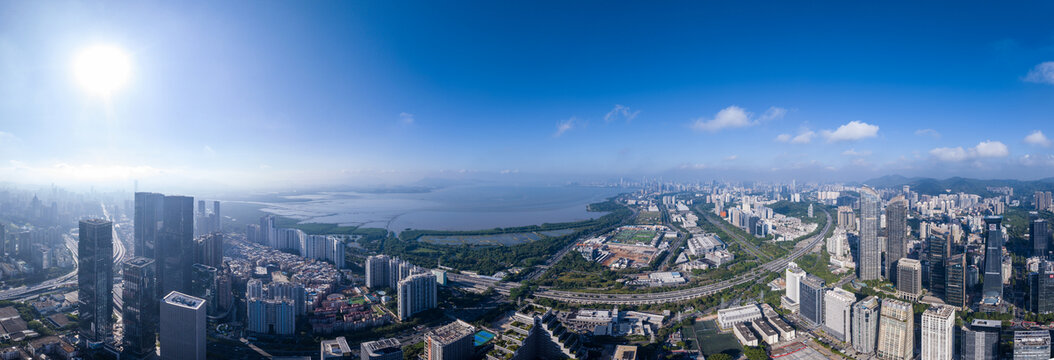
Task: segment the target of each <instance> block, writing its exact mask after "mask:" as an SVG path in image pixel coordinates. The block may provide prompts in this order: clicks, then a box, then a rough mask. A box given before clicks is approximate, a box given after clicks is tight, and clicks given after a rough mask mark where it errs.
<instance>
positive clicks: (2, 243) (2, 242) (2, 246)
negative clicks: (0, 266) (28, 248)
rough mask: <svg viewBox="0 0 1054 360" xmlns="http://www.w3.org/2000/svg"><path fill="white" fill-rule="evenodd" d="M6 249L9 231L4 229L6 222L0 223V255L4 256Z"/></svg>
mask: <svg viewBox="0 0 1054 360" xmlns="http://www.w3.org/2000/svg"><path fill="white" fill-rule="evenodd" d="M5 250H7V233H6V232H5V230H4V224H0V256H4V251H5Z"/></svg>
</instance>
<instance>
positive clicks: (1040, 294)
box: [1028, 261, 1054, 314]
mask: <svg viewBox="0 0 1054 360" xmlns="http://www.w3.org/2000/svg"><path fill="white" fill-rule="evenodd" d="M1038 270H1039V271H1037V272H1034V273H1031V274H1028V292H1029V294H1028V295H1029V296H1028V303H1029V306H1028V310H1029V311H1032V312H1034V313H1037V314H1050V313H1054V262H1051V261H1041V262H1040V263H1039V269H1038Z"/></svg>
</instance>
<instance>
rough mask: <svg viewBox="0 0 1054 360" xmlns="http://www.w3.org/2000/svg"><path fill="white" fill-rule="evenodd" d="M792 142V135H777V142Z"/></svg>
mask: <svg viewBox="0 0 1054 360" xmlns="http://www.w3.org/2000/svg"><path fill="white" fill-rule="evenodd" d="M790 140H791V134H779V135H776V141H779V142H788V141H790Z"/></svg>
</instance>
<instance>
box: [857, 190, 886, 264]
mask: <svg viewBox="0 0 1054 360" xmlns="http://www.w3.org/2000/svg"><path fill="white" fill-rule="evenodd" d="M881 201H882V200H881V198H879V197H878V193H877V192H875V190H872V189H871V188H869V187H866V186H865V187H863V188H861V189H860V245H859V247H860V262H859V263H858V264H857V267H858V271H857V273H858V276H859V277H860V280H876V279H880V278H881V277H882V251H881V250H880V247H881V246H880V245H879V243H878V218H879V214H878V212H879V206H880V204H879V203H880V202H881Z"/></svg>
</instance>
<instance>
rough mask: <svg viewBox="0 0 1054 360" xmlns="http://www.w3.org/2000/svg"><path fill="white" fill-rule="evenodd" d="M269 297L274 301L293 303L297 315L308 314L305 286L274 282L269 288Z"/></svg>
mask: <svg viewBox="0 0 1054 360" xmlns="http://www.w3.org/2000/svg"><path fill="white" fill-rule="evenodd" d="M267 295H268V296H269V297H270V298H272V299H288V300H290V301H292V302H293V310H294V312H295V313H296V315H304V314H306V313H307V292H306V291H304V285H302V284H297V283H292V282H288V281H280V282H273V283H271V285H270V286H268V287H267Z"/></svg>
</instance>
